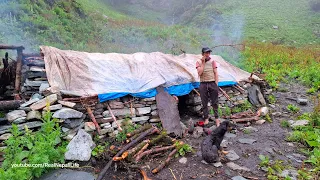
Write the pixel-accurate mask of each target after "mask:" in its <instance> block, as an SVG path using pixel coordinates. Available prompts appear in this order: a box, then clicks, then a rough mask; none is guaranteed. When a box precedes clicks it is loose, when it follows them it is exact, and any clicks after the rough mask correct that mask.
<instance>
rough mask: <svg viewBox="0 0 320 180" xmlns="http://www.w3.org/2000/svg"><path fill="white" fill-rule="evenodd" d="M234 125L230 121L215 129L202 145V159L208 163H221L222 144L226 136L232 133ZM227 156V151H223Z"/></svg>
mask: <svg viewBox="0 0 320 180" xmlns="http://www.w3.org/2000/svg"><path fill="white" fill-rule="evenodd" d="M233 128H234V125H233V124H232V122H230V121H223V122H222V123H221V124H220V126H219V127H217V128H216V129H214V130H213V131H212V132H211V133H210V134H209V135H208V136H207V137H205V139H204V140H203V141H202V144H201V152H202V158H203V160H205V161H206V162H207V163H215V162H218V161H219V151H220V150H221V149H220V144H221V142H222V140H223V137H224V134H225V133H226V132H227V131H231V130H232V129H233ZM221 152H222V153H224V154H227V153H228V152H226V151H221Z"/></svg>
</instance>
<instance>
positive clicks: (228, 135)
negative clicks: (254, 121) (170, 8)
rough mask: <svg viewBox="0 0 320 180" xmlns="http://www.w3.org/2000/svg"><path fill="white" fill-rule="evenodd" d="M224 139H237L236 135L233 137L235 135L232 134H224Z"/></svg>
mask: <svg viewBox="0 0 320 180" xmlns="http://www.w3.org/2000/svg"><path fill="white" fill-rule="evenodd" d="M224 137H226V138H235V137H237V135H235V134H233V133H226V134H225V135H224Z"/></svg>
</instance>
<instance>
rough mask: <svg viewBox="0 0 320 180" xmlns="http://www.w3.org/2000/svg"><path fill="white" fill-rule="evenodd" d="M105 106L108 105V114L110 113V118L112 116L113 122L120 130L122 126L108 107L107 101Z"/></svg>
mask: <svg viewBox="0 0 320 180" xmlns="http://www.w3.org/2000/svg"><path fill="white" fill-rule="evenodd" d="M107 106H108V110H109V112H110V114H111V116H112V118H113V120H114V122H115V123H116V125H117V126H118V129H119V131H122V128H121V126H120V124H119V123H118V121H117V119H116V117H115V116H114V115H113V113H112V111H111V108H110V105H109V103H107Z"/></svg>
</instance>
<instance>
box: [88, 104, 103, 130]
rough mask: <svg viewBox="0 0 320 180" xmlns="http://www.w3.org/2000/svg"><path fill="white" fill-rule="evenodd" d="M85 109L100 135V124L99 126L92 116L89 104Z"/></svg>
mask: <svg viewBox="0 0 320 180" xmlns="http://www.w3.org/2000/svg"><path fill="white" fill-rule="evenodd" d="M86 109H87V112H88V115H89V116H90V118H91V120H92V122H93V123H94V125H95V126H96V129H97V131H98V134H99V135H101V131H100V130H101V129H100V126H99V124H98V123H97V121H96V118H95V117H94V115H93V113H92V110H91V108H90V107H89V106H87V107H86Z"/></svg>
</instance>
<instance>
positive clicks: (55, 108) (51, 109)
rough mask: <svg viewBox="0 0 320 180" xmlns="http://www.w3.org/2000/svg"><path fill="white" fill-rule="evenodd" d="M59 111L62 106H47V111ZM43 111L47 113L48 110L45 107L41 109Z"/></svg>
mask: <svg viewBox="0 0 320 180" xmlns="http://www.w3.org/2000/svg"><path fill="white" fill-rule="evenodd" d="M59 109H62V105H61V104H56V105H52V106H49V110H50V111H56V110H59ZM43 110H45V111H48V108H47V107H45V108H43Z"/></svg>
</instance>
